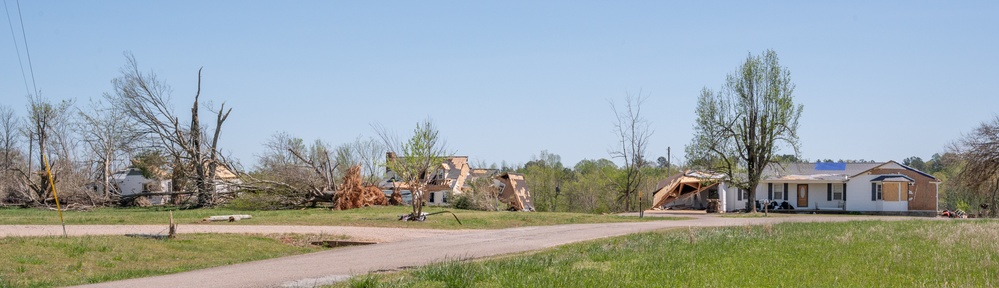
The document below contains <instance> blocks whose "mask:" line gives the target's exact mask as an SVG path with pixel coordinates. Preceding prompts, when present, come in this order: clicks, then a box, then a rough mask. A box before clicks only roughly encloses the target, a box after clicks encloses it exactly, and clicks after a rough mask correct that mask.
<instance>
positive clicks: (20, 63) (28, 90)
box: [3, 0, 31, 94]
mask: <svg viewBox="0 0 999 288" xmlns="http://www.w3.org/2000/svg"><path fill="white" fill-rule="evenodd" d="M3 11H4V12H6V13H7V25H8V26H10V38H11V39H13V40H14V50H15V51H14V52H15V53H17V65H18V66H20V67H21V79H23V80H24V91H25V92H28V94H31V87H29V86H28V76H25V75H24V62H23V61H21V47H18V46H17V34H14V23H13V22H10V9H7V0H3Z"/></svg>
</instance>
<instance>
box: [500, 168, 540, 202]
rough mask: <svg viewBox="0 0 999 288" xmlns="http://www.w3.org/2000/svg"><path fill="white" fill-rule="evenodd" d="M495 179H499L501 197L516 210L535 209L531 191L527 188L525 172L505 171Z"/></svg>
mask: <svg viewBox="0 0 999 288" xmlns="http://www.w3.org/2000/svg"><path fill="white" fill-rule="evenodd" d="M493 179H496V180H497V181H499V182H500V183H499V184H500V185H499V191H500V194H499V199H500V201H503V203H506V204H507V206H509V207H510V208H509V209H510V210H514V211H534V202H533V200H532V199H531V191H530V190H528V189H527V181H526V180H524V175H523V174H518V173H503V174H500V175H497V176H496V177H494V178H493Z"/></svg>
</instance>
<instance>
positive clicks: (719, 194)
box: [654, 161, 941, 215]
mask: <svg viewBox="0 0 999 288" xmlns="http://www.w3.org/2000/svg"><path fill="white" fill-rule="evenodd" d="M700 173H701V174H703V172H700ZM685 174H690V175H688V176H683V177H679V178H677V177H670V178H668V179H667V180H669V179H688V181H682V180H674V181H672V182H677V183H678V185H670V184H671V182H670V181H666V180H664V182H661V183H660V186H659V189H657V191H655V194H656V197H655V200H654V204H655V206H654V207H656V208H669V207H671V206H676V205H683V206H685V207H690V208H694V209H699V208H703V207H708V202H710V201H711V200H713V199H717V201H718V202H720V203H719V207H723V208H721V209H719V210H721V211H737V210H742V209H745V208H746V207H747V206H746V205H747V202H751V203H753V204H754V205H756V206H757V207H759V208H760V209H762V208H763V206H764V205H769V207H768V209H770V210H778V211H781V210H783V211H792V210H793V211H797V212H800V211H842V212H854V211H855V212H865V213H882V214H928V215H935V213H936V211H937V207H938V202H939V201H938V200H939V199H938V191H939V185H940V183H941V181H940V179H937V178H936V177H933V175H930V174H927V173H925V172H922V171H919V170H917V169H915V168H912V167H909V166H906V165H902V164H901V163H898V162H895V161H888V162H881V163H844V162H836V163H821V162H820V163H790V164H773V165H769V166H767V169H766V170H765V171H764V172H763V175H762V177H761V180H760V184H759V185H758V186H757V187H756V197H755V198H753V199H749V192H748V191H745V190H743V189H738V188H736V187H730V186H728V185H726V183H725V181H724V177H710V178H705V177H698V176H697V175H698V174H697V173H695V172H685ZM692 177H693V178H697V179H699V180H697V181H694V180H690V179H691V178H692ZM687 182H689V183H687ZM660 193H663V194H660Z"/></svg>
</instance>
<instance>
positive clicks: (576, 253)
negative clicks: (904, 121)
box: [365, 221, 999, 287]
mask: <svg viewBox="0 0 999 288" xmlns="http://www.w3.org/2000/svg"><path fill="white" fill-rule="evenodd" d="M997 239H999V222H995V221H958V222H950V221H906V222H895V221H891V222H878V221H862V222H847V223H786V224H778V225H772V226H744V227H727V228H696V229H676V230H670V231H665V232H656V233H644V234H636V235H629V236H623V237H616V238H611V239H605V240H598V241H591V242H586V243H581V244H573V245H568V246H563V247H560V248H555V249H551V250H547V251H543V252H539V253H536V254H528V255H516V256H509V257H504V258H500V259H494V260H488V261H478V262H457V261H451V262H446V263H440V264H435V265H430V266H427V267H423V268H419V269H416V270H413V271H410V272H404V273H401V274H398V275H368V276H365V277H366V278H365V281H366V282H365V283H366V284H365V287H688V286H696V287H704V286H708V287H733V286H736V287H757V286H763V287H774V286H780V287H784V286H792V287H869V286H895V287H912V286H915V287H925V286H960V287H967V286H971V287H991V286H996V285H999V275H997V273H999V261H997V260H999V241H997Z"/></svg>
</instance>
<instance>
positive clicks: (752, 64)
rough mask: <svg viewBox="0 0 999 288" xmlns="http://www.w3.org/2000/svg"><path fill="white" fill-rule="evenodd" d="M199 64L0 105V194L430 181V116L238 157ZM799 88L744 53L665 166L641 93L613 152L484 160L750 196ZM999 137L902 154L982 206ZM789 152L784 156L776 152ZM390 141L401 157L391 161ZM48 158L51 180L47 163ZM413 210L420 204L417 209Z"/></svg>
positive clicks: (567, 175) (986, 135) (271, 202)
mask: <svg viewBox="0 0 999 288" xmlns="http://www.w3.org/2000/svg"><path fill="white" fill-rule="evenodd" d="M201 72H202V71H201V70H200V69H199V70H198V71H196V73H195V71H191V81H197V86H196V90H195V91H185V94H186V95H188V96H185V97H177V98H174V97H173V95H172V93H173V91H172V89H171V88H170V86H169V85H167V84H166V83H164V82H162V81H161V80H159V79H158V78H157V76H156V74H155V73H153V72H151V71H150V72H145V71H144V70H142V69H140V66H139V64H138V61H137V60H136V59H135V57H134V56H133V55H131V54H130V53H126V54H125V64H124V65H123V66H122V67H121V69H120V75H119V76H118V77H116V78H114V79H112V81H111V83H112V89H111V91H110V92H107V93H104V94H103V95H101V96H100V97H95V98H93V99H91V100H90V101H89V102H88V103H86V104H85V105H78V104H77V103H76V101H74V100H63V101H53V100H51V99H48V98H45V97H44V96H42V95H41V93H37V92H36V93H34V94H33V95H28V96H27V98H28V100H29V101H28V103H29V104H28V105H27V107H25V108H26V109H25V110H24V111H23V112H24V113H23V114H20V113H18V111H17V110H15V109H14V108H13V107H7V106H2V105H0V153H2V154H0V169H2V174H0V203H4V205H7V204H16V205H24V206H47V205H51V204H52V200H53V197H52V196H53V190H54V189H53V188H58V191H59V192H60V194H61V196H62V197H61V198H63V199H65V200H66V201H68V202H71V203H76V204H79V205H92V206H101V205H113V204H116V203H119V202H120V200H121V191H120V189H119V188H118V187H116V185H115V184H114V181H113V179H112V178H113V177H112V176H113V175H114V173H116V172H117V171H121V170H122V169H125V168H128V167H132V168H135V169H138V170H140V171H141V172H142V173H143V175H144V176H146V177H147V178H150V179H153V180H155V181H166V180H171V181H170V183H172V187H170V188H169V191H151V192H163V193H178V194H179V195H178V196H180V197H177V199H180V200H182V201H183V203H178V204H182V205H189V206H193V207H210V206H217V205H220V204H223V203H230V205H236V206H239V207H243V208H251V209H287V208H296V207H303V206H306V205H316V204H317V203H319V202H330V201H332V200H333V198H334V197H336V191H337V190H338V187H339V185H340V184H341V183H339V182H340V181H341V179H343V178H344V176H345V175H344V173H345V171H348V169H349V168H350V167H354V166H359V169H357V170H359V171H362V172H361V173H362V175H361V176H362V177H361V178H362V179H363V181H364V182H365V183H367V185H373V184H376V183H378V182H379V181H381V180H383V179H382V178H383V173H384V172H385V170H386V167H388V168H394V169H393V170H399V172H401V173H397V176H399V177H401V178H405V179H399V180H400V181H408V182H412V183H410V186H411V187H416V189H417V190H419V188H420V187H424V186H426V183H419V180H420V178H421V177H422V175H425V174H426V173H428V172H429V171H428V170H430V169H432V168H431V167H432V166H433V165H432V164H429V162H435V161H439V160H440V159H443V158H442V157H444V156H447V154H449V153H451V151H448V150H447V147H446V145H443V137H444V136H445V135H447V134H446V133H439V131H437V130H436V126H435V125H433V123H432V121H430V120H429V119H428V120H426V121H424V122H419V123H417V129H416V130H414V133H413V136H412V138H403V139H402V140H399V139H397V138H395V137H394V135H391V134H390V133H388V132H386V129H384V128H383V127H373V128H374V130H376V133H377V134H378V136H379V138H380V139H378V138H363V137H359V138H357V139H355V140H354V141H352V142H347V143H343V144H340V145H332V144H330V143H328V142H325V141H322V140H314V141H311V142H309V141H306V140H305V139H302V138H298V137H295V136H294V135H289V134H287V133H283V132H277V133H275V134H274V135H273V136H272V137H271V138H270V139H269V140H268V142H267V143H265V144H264V145H263V152H262V153H261V154H260V155H258V159H256V162H255V163H254V164H253V165H250V166H248V167H244V166H243V165H242V164H241V163H240V162H238V161H236V159H232V157H228V156H227V155H225V153H223V151H224V150H223V149H222V147H220V144H219V143H220V141H219V140H220V138H221V137H222V136H223V135H225V134H224V133H223V131H224V129H223V128H225V127H226V125H227V122H226V121H227V119H228V116H229V115H230V113H231V112H232V109H231V108H227V107H226V105H225V103H224V102H221V104H220V105H218V106H215V105H213V103H214V102H212V101H204V100H203V99H207V98H206V97H207V96H204V97H203V96H202V95H201V89H200V88H201ZM794 88H795V86H794V84H793V82H792V81H791V79H790V72H789V70H788V69H787V68H786V67H783V66H781V65H780V63H779V59H778V57H777V55H776V52H774V51H772V50H767V51H765V52H764V53H763V54H761V55H752V54H750V55H749V56H748V57H747V58H746V61H745V62H744V63H742V64H741V65H740V66H739V67H738V68H737V69H736V70H735V71H734V72H733V73H731V74H729V75H728V76H727V77H726V78H725V81H724V82H723V85H722V86H721V88H720V89H718V90H711V89H708V88H704V89H702V92H701V94H700V95H699V98H698V105H697V107H696V108H695V112H696V115H697V118H696V119H695V120H696V121H695V129H694V130H695V132H694V135H693V137H692V139H691V140H690V143H689V144H688V145H687V146H686V147H685V148H686V149H685V150H686V156H687V158H686V159H685V161H684V162H685V163H676V164H673V165H667V163H670V162H673V161H668V159H665V157H658V158H657V159H655V160H652V158H651V157H650V155H649V151H648V150H649V143H648V142H649V139H650V137H651V135H652V134H653V132H654V131H653V129H652V128H651V127H652V125H651V122H650V121H649V120H648V119H647V118H646V117H645V115H644V114H643V111H642V108H643V105H644V103H645V101H646V99H648V97H649V96H648V95H643V94H642V93H641V92H639V93H638V94H635V95H632V94H627V95H626V97H624V99H623V100H624V101H623V102H617V101H609V103H608V104H609V106H610V110H611V111H610V112H612V113H611V114H612V115H613V118H612V119H613V120H612V121H611V124H612V125H613V127H614V129H613V132H614V133H613V135H612V136H613V137H615V139H616V140H617V143H616V145H615V146H614V147H612V148H611V149H609V151H608V156H609V157H607V158H597V159H588V160H582V161H580V162H578V163H575V164H574V165H572V166H571V167H570V166H568V165H567V164H566V163H562V161H561V157H560V156H559V155H558V154H555V153H551V152H549V151H547V150H543V151H541V152H540V153H539V154H537V155H535V156H534V157H533V158H532V160H531V161H529V162H527V163H525V164H523V165H517V166H514V167H508V165H506V163H505V162H504V164H503V165H502V167H495V166H496V165H495V164H494V165H492V166H493V167H494V168H498V169H497V170H500V171H508V172H519V173H522V174H524V175H525V178H526V179H527V181H528V183H529V185H530V188H531V192H532V194H533V196H534V204H535V207H536V209H537V210H539V211H571V212H587V213H611V212H621V211H636V210H638V209H640V208H647V207H648V204H650V199H651V195H650V194H651V192H653V191H654V190H655V189H656V188H658V181H660V180H661V179H664V178H666V177H667V176H669V174H670V173H676V172H678V171H681V169H685V168H690V169H703V170H709V171H715V172H721V173H724V174H726V175H734V176H729V177H730V179H726V180H727V181H728V182H729V183H731V184H732V185H734V186H736V187H739V188H742V189H746V190H748V191H750V194H751V195H750V197H753V196H752V194H753V193H755V188H756V186H757V184H758V183H759V181H760V180H761V179H760V178H761V177H762V176H761V175H762V170H763V168H764V167H766V166H767V165H769V164H772V163H777V162H797V161H802V160H801V159H800V153H799V151H798V147H799V141H800V139H799V138H798V133H797V129H798V119H799V117H800V116H801V114H802V111H803V106H802V105H801V104H798V103H796V102H795V100H794ZM175 100H179V101H181V102H175ZM177 107H189V109H190V113H189V114H187V113H178V112H177V111H178V110H177V109H178V108H177ZM185 109H188V108H185ZM203 118H204V119H203ZM431 140H433V141H440V142H433V143H431V142H432V141H431ZM435 143H436V144H435ZM996 143H999V116H997V117H995V118H994V119H992V120H991V121H987V122H983V123H981V125H980V126H979V127H977V128H975V129H974V130H973V131H972V132H970V133H968V134H966V135H964V136H963V137H962V138H961V139H958V140H955V142H954V143H953V144H952V145H950V147H947V149H946V151H945V152H942V153H939V154H935V155H933V156H932V157H931V158H930V159H929V160H926V161H924V160H922V159H921V158H919V157H910V158H907V159H904V160H903V162H904V163H903V164H905V165H909V166H912V167H914V168H916V169H920V170H923V171H926V172H928V173H931V174H933V175H935V176H936V177H937V178H940V179H942V180H944V184H943V185H942V186H941V188H942V189H941V199H942V201H943V203H944V207H948V208H962V209H965V210H969V209H971V208H973V206H975V205H976V204H978V203H989V204H990V205H991V207H995V204H996V200H997V198H999V144H996ZM787 150H790V152H792V153H791V154H778V153H779V152H781V151H787ZM386 152H392V153H394V154H395V155H399V156H400V158H396V159H402V160H398V161H395V162H391V163H390V162H386V157H385V155H386ZM405 159H422V160H421V161H419V162H408V160H405ZM46 160H47V161H46ZM615 161H617V162H615ZM819 161H832V160H831V159H824V160H819ZM852 161H855V162H867V160H863V159H861V160H852ZM46 165H48V166H49V167H51V170H52V173H51V175H52V176H51V177H52V179H49V177H50V176H49V174H48V173H43V171H44V167H45V166H46ZM393 166H394V167H393ZM480 166H485V164H484V163H483V164H480ZM667 166H672V167H667ZM477 168H485V167H477ZM403 170H406V171H403ZM410 170H412V171H410ZM227 172H231V173H232V174H235V175H237V176H238V178H239V180H240V181H238V182H236V183H232V182H225V181H222V179H220V174H224V173H227ZM50 180H51V181H50ZM414 181H415V182H414ZM49 183H54V185H55V187H52V186H51V185H50V184H49ZM486 184H487V183H473V185H468V186H469V187H471V190H472V191H473V192H478V193H485V192H484V191H475V190H487V189H490V188H488V187H489V185H486ZM227 185H228V186H227ZM222 187H227V188H225V189H222ZM416 192H417V194H419V193H422V191H416ZM237 195H238V197H237ZM421 209H422V207H418V206H416V205H414V215H418V214H419V213H418V212H419V211H421ZM993 210H994V209H993ZM992 213H994V211H993V212H992Z"/></svg>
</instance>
